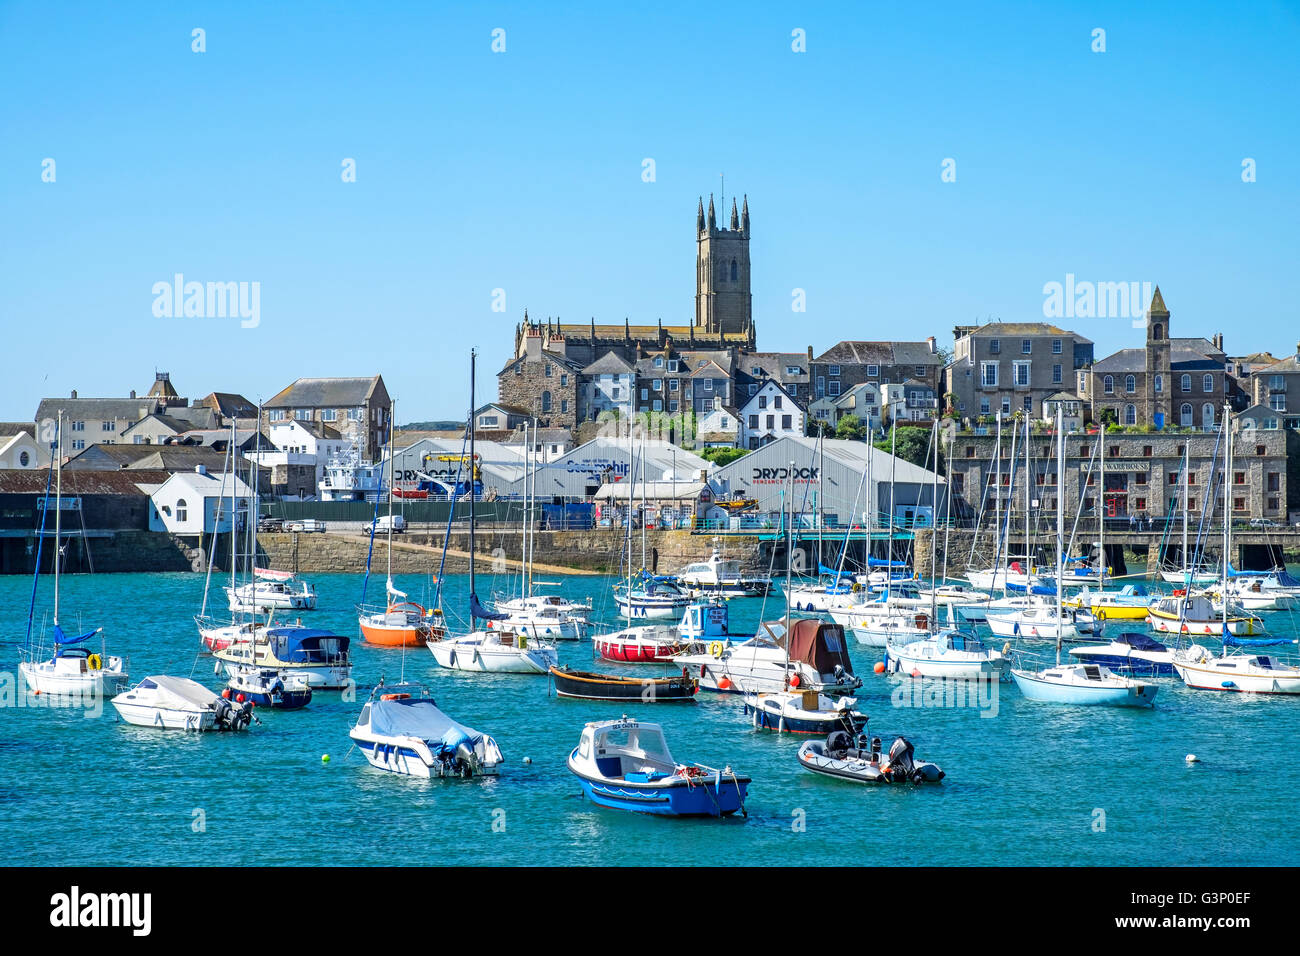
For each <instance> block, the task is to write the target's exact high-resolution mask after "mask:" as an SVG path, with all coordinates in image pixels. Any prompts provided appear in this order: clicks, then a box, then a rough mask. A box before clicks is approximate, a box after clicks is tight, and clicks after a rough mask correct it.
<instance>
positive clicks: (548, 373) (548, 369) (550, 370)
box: [546, 363, 554, 378]
mask: <svg viewBox="0 0 1300 956" xmlns="http://www.w3.org/2000/svg"><path fill="white" fill-rule="evenodd" d="M553 374H554V370H553V368H552V366H551V365H550V363H547V366H546V377H547V378H550V377H551V376H552V375H553Z"/></svg>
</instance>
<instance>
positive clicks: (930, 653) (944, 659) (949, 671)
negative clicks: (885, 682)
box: [885, 628, 1011, 680]
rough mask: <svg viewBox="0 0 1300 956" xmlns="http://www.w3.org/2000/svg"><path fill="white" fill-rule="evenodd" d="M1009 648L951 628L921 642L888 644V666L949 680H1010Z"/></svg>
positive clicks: (903, 671)
mask: <svg viewBox="0 0 1300 956" xmlns="http://www.w3.org/2000/svg"><path fill="white" fill-rule="evenodd" d="M1006 650H1007V649H1006V648H1003V649H1002V650H1001V651H999V650H997V649H996V648H993V647H990V646H989V645H987V644H985V643H984V641H982V640H980V639H979V638H978V637H976V636H975V635H974V634H973V633H972V632H970V631H963V630H957V629H951V628H950V629H947V630H942V631H938V632H936V633H934V634H931V635H929V636H928V637H923V638H921V639H920V640H918V641H909V642H906V643H901V642H899V643H895V642H893V641H890V642H889V643H888V644H886V646H885V669H886V670H889V671H892V672H893V673H895V674H909V675H911V676H912V677H931V678H942V679H946V680H1006V679H1007V673H1008V671H1009V670H1010V668H1011V662H1010V661H1009V660H1007V657H1006Z"/></svg>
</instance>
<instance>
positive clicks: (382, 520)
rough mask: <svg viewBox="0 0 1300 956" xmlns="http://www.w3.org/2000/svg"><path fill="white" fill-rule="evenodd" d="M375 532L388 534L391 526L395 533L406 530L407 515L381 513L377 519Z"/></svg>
mask: <svg viewBox="0 0 1300 956" xmlns="http://www.w3.org/2000/svg"><path fill="white" fill-rule="evenodd" d="M374 525H375V534H387V533H388V531H389V529H390V528H391V529H392V531H393V533H394V534H401V533H402V532H403V531H405V530H406V516H405V515H380V516H379V517H378V518H376V519H375V522H374Z"/></svg>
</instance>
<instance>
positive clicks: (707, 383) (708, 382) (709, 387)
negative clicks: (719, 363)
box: [704, 378, 713, 392]
mask: <svg viewBox="0 0 1300 956" xmlns="http://www.w3.org/2000/svg"><path fill="white" fill-rule="evenodd" d="M704 390H705V391H706V392H711V391H713V379H711V378H706V379H705V380H704Z"/></svg>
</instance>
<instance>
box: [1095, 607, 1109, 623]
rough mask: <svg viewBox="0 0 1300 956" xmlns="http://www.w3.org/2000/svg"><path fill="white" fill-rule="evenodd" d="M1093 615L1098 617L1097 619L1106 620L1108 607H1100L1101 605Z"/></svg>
mask: <svg viewBox="0 0 1300 956" xmlns="http://www.w3.org/2000/svg"><path fill="white" fill-rule="evenodd" d="M1093 617H1095V618H1096V619H1097V620H1099V621H1104V620H1106V609H1105V608H1100V607H1099V608H1097V613H1096V614H1094V615H1093Z"/></svg>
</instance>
